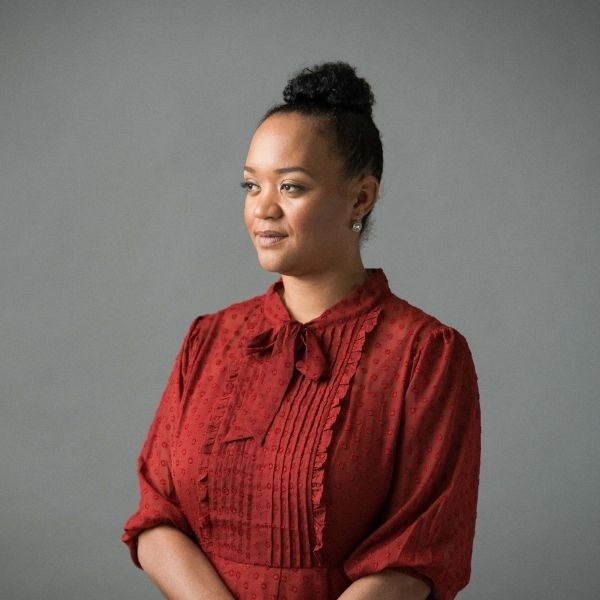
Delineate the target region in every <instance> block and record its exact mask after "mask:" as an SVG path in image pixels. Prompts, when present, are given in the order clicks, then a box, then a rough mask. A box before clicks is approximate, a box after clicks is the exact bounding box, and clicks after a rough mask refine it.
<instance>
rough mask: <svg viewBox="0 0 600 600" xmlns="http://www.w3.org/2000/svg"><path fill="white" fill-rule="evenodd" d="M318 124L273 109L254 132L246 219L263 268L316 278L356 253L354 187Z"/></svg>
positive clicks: (248, 162)
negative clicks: (353, 222) (275, 111)
mask: <svg viewBox="0 0 600 600" xmlns="http://www.w3.org/2000/svg"><path fill="white" fill-rule="evenodd" d="M319 124H320V123H319V120H318V118H315V117H306V116H302V115H298V114H295V113H289V114H281V113H279V114H275V115H273V116H271V117H269V118H268V119H267V120H266V121H264V122H263V123H262V124H261V125H260V126H259V128H258V129H257V130H256V132H255V134H254V136H253V137H252V141H251V143H250V148H249V150H248V156H247V157H246V164H245V168H244V182H243V184H242V185H243V186H244V187H245V188H246V202H245V208H244V221H245V224H246V227H247V229H248V233H249V235H250V238H251V240H252V242H253V244H254V246H255V248H256V251H257V253H258V260H259V262H260V264H261V266H262V267H263V268H264V269H265V270H267V271H274V272H278V273H281V274H283V275H290V276H303V275H314V274H318V273H324V272H327V271H328V270H332V269H339V268H343V267H344V265H345V264H346V263H347V262H348V261H349V260H350V258H351V257H355V256H356V255H357V252H358V234H356V233H355V232H353V231H352V220H353V216H355V215H356V213H357V209H356V206H355V202H356V199H357V197H358V195H359V192H358V187H357V184H356V182H355V181H352V180H348V178H347V177H346V176H345V173H344V170H343V163H342V160H341V158H340V157H338V156H337V155H336V153H335V152H334V150H333V149H332V146H331V142H330V140H329V139H328V137H327V136H326V134H325V133H323V131H322V130H321V129H320V128H319ZM261 232H264V233H261Z"/></svg>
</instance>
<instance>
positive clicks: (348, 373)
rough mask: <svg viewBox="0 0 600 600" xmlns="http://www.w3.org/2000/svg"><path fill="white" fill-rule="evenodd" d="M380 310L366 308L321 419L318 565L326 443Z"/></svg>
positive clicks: (315, 501) (316, 481) (315, 490)
mask: <svg viewBox="0 0 600 600" xmlns="http://www.w3.org/2000/svg"><path fill="white" fill-rule="evenodd" d="M380 312H381V307H377V308H375V309H373V310H372V311H370V312H369V313H368V314H367V315H366V316H365V318H364V320H363V322H362V324H361V326H360V329H359V332H358V334H357V336H356V338H355V340H354V343H353V345H352V349H351V350H350V354H349V356H348V358H347V360H346V363H345V365H344V370H343V373H342V376H341V378H340V383H339V384H338V386H337V389H336V391H335V395H334V397H333V400H332V402H331V406H330V408H329V414H328V415H327V420H326V421H325V427H324V429H323V433H322V435H321V440H320V441H319V447H318V450H317V454H316V457H315V463H314V466H313V475H312V481H311V492H312V494H311V500H312V506H313V520H314V529H315V536H316V541H315V546H314V548H313V554H314V556H315V558H316V559H317V563H318V565H319V566H323V561H322V556H321V553H322V550H323V533H324V530H325V520H326V508H325V502H324V500H325V498H324V494H323V487H324V486H323V480H324V477H325V463H326V462H327V455H328V452H329V447H330V445H331V440H332V439H333V426H334V425H335V422H336V421H337V418H338V416H339V414H340V411H341V408H342V400H343V399H344V398H345V397H346V394H347V393H348V388H349V387H350V382H351V381H352V379H353V377H354V374H355V373H356V369H357V368H358V363H359V361H360V358H361V356H362V350H363V346H364V344H365V340H366V338H367V334H368V333H369V332H370V331H372V330H373V329H374V327H375V326H376V325H377V321H378V319H379V313H380Z"/></svg>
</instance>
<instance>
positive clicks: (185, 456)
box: [122, 269, 481, 600]
mask: <svg viewBox="0 0 600 600" xmlns="http://www.w3.org/2000/svg"><path fill="white" fill-rule="evenodd" d="M281 286H282V280H281V278H279V280H277V281H276V282H274V283H273V284H272V285H271V286H270V287H269V288H268V290H267V291H266V293H265V294H263V295H260V296H256V297H254V298H251V299H249V300H246V301H243V302H240V303H237V304H233V305H231V306H229V307H227V308H225V309H223V310H221V311H218V312H216V313H213V314H208V315H201V316H199V317H197V318H196V319H194V321H193V322H192V323H191V325H190V327H189V330H188V332H187V334H186V336H185V338H184V340H183V343H182V345H181V348H180V350H179V353H178V355H177V358H176V361H175V364H174V366H173V369H172V372H171V375H170V377H169V380H168V383H167V386H166V389H165V390H164V393H163V395H162V398H161V401H160V403H159V405H158V408H157V410H156V413H155V416H154V419H153V421H152V423H151V426H150V430H149V432H148V434H147V437H146V440H145V443H144V445H143V447H142V450H141V453H140V456H139V458H138V479H139V484H140V492H141V493H140V503H139V508H138V510H137V511H136V512H135V513H134V514H133V515H131V517H130V518H129V519H128V520H127V522H126V524H125V528H124V533H123V536H122V540H123V541H124V542H125V543H126V544H128V546H129V548H130V552H131V557H132V560H133V561H134V563H135V564H136V565H137V566H138V567H140V564H139V562H138V558H137V535H138V534H139V533H140V532H141V531H142V530H144V529H147V528H149V527H153V526H155V525H157V524H160V523H168V524H171V525H173V526H175V527H177V528H178V529H180V530H181V531H183V532H185V533H186V534H187V535H188V536H189V537H190V538H192V539H193V540H194V541H195V542H196V543H197V544H198V545H199V546H200V547H201V548H202V550H203V551H204V553H205V554H206V555H207V556H208V558H209V559H210V560H211V562H212V563H213V565H214V566H215V568H216V569H217V571H218V572H219V573H220V575H221V577H222V578H223V580H224V581H225V582H226V584H227V585H228V586H229V588H230V589H231V591H232V593H233V595H234V596H235V597H236V598H239V599H240V600H246V599H254V598H257V599H261V600H262V599H278V600H285V599H288V600H292V599H293V600H315V599H324V600H329V599H334V598H338V597H339V595H340V594H341V593H342V592H343V591H344V589H346V588H347V587H348V586H349V585H350V584H351V582H352V581H354V580H356V579H357V578H359V577H363V576H366V575H369V574H371V573H376V572H378V571H380V570H382V569H384V568H396V569H400V570H403V571H406V572H408V573H411V574H413V575H415V576H417V577H420V578H422V579H424V580H426V581H428V582H429V583H430V584H432V585H433V588H434V592H433V594H432V595H431V596H430V597H431V598H432V599H433V598H434V599H435V600H451V599H452V598H454V597H455V595H456V593H457V592H458V591H459V590H460V589H462V588H463V587H464V586H465V585H466V584H467V582H468V580H469V576H470V563H471V553H472V546H473V538H474V532H475V516H476V503H477V491H478V481H479V460H480V433H481V425H480V412H479V393H478V385H477V375H476V372H475V368H474V365H473V360H472V356H471V352H470V349H469V346H468V344H467V342H466V340H465V338H464V337H463V336H462V335H461V334H460V333H459V332H458V331H456V330H455V329H453V328H452V327H449V326H447V325H444V324H442V323H441V322H440V321H438V320H437V319H435V318H434V317H432V316H431V315H428V314H426V313H425V312H423V311H422V310H420V309H418V308H416V307H414V306H412V305H410V304H409V303H408V302H406V301H405V300H403V299H401V298H399V297H398V296H396V295H395V294H393V293H392V292H391V291H390V288H389V286H388V281H387V278H386V276H385V274H384V273H383V270H382V269H369V277H368V279H367V280H366V281H365V282H364V283H363V284H362V285H361V286H359V287H357V288H355V289H354V290H353V291H352V292H350V293H349V294H348V295H347V296H346V297H345V298H344V299H342V300H340V301H339V302H338V303H336V304H335V305H334V306H332V307H330V308H329V309H327V310H326V311H325V312H324V313H322V314H321V315H320V316H319V317H317V318H315V319H313V320H312V321H309V322H307V323H304V324H301V323H299V322H297V321H295V320H294V319H292V318H291V317H290V315H289V313H288V311H287V309H286V307H285V305H284V304H283V301H282V300H281V297H280V295H279V290H280V288H281Z"/></svg>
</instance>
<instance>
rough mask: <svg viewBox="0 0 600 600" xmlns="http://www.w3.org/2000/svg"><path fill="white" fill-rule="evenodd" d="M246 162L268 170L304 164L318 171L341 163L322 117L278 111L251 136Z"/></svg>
mask: <svg viewBox="0 0 600 600" xmlns="http://www.w3.org/2000/svg"><path fill="white" fill-rule="evenodd" d="M246 165H248V166H250V167H252V168H254V169H261V170H265V171H269V170H275V169H279V168H283V167H290V166H301V167H303V168H305V169H307V170H308V171H310V172H311V173H315V174H317V175H318V174H319V173H322V172H324V171H328V172H331V170H332V169H339V168H340V166H341V164H340V160H339V158H338V157H337V155H336V154H335V153H334V152H333V149H332V147H331V142H330V140H329V139H328V137H327V135H326V134H325V133H324V123H322V121H321V119H320V118H319V117H310V116H304V115H299V114H297V113H276V114H274V115H272V116H270V117H269V118H268V119H267V120H266V121H264V122H263V123H261V125H260V126H259V127H258V129H257V130H256V131H255V133H254V135H253V136H252V141H251V142H250V148H249V150H248V156H247V158H246Z"/></svg>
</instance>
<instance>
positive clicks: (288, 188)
mask: <svg viewBox="0 0 600 600" xmlns="http://www.w3.org/2000/svg"><path fill="white" fill-rule="evenodd" d="M281 190H282V191H284V192H292V193H298V192H301V191H303V190H304V188H303V187H302V186H301V185H297V184H295V183H282V184H281Z"/></svg>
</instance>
